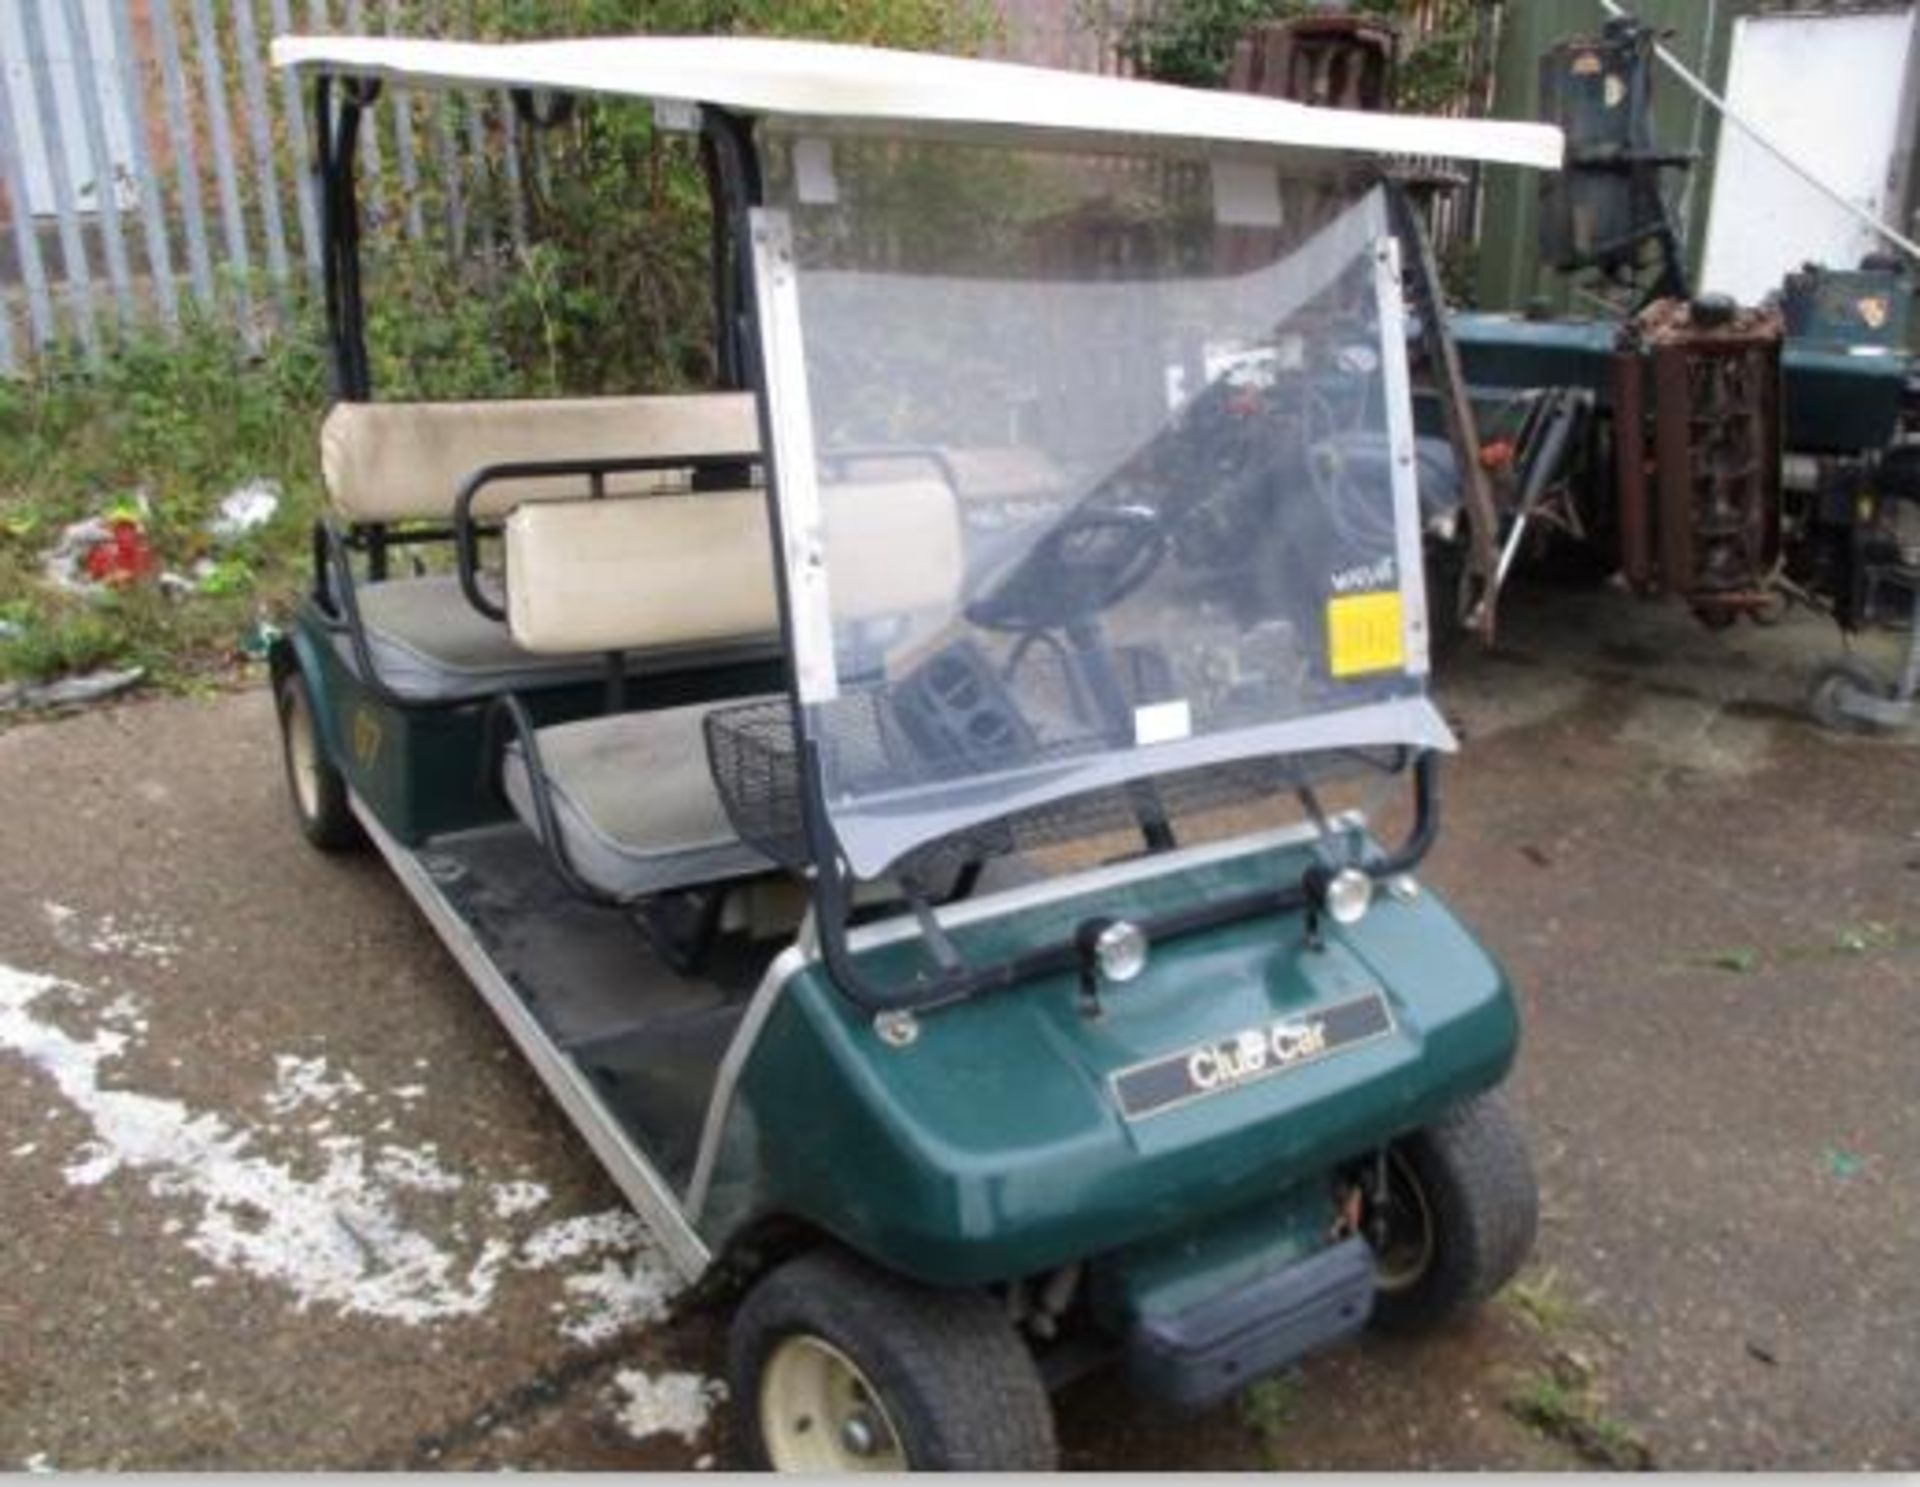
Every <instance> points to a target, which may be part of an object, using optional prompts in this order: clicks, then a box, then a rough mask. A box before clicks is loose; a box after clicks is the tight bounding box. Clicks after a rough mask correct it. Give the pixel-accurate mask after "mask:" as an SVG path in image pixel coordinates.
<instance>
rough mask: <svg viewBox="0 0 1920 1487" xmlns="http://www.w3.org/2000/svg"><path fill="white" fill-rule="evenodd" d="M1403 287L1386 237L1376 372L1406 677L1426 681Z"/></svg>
mask: <svg viewBox="0 0 1920 1487" xmlns="http://www.w3.org/2000/svg"><path fill="white" fill-rule="evenodd" d="M1401 284H1402V278H1401V272H1400V241H1399V239H1398V238H1396V237H1393V236H1392V235H1389V236H1387V237H1384V238H1382V239H1381V240H1380V241H1379V243H1377V244H1376V245H1375V247H1374V250H1373V286H1374V291H1375V294H1376V296H1377V297H1378V300H1379V305H1380V348H1381V351H1380V357H1381V368H1380V371H1381V378H1382V381H1384V383H1385V384H1386V422H1387V442H1388V445H1389V447H1390V448H1391V450H1392V456H1393V459H1392V464H1391V466H1390V470H1391V479H1392V481H1393V531H1394V561H1395V563H1396V564H1397V565H1398V567H1399V570H1400V573H1399V579H1400V598H1401V603H1402V606H1403V610H1402V616H1401V622H1402V626H1403V629H1404V641H1403V644H1404V646H1405V648H1406V668H1407V674H1408V675H1409V676H1420V677H1424V676H1426V675H1427V674H1428V673H1429V672H1430V671H1431V670H1432V669H1433V668H1432V656H1431V653H1430V648H1429V640H1430V636H1429V627H1428V623H1427V563H1426V543H1425V524H1424V523H1423V522H1422V521H1421V519H1420V486H1419V476H1418V474H1417V472H1416V468H1415V464H1414V460H1415V457H1416V455H1415V449H1414V427H1413V375H1412V372H1411V371H1410V370H1409V368H1408V366H1407V332H1406V317H1405V308H1404V302H1403V299H1402V293H1401ZM1474 464H1475V465H1476V466H1477V465H1478V464H1479V461H1478V460H1475V461H1474Z"/></svg>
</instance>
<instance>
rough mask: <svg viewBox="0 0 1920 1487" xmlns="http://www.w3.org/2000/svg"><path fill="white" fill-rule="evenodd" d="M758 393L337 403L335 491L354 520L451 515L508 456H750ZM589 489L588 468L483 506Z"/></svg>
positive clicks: (491, 489) (330, 442) (326, 447)
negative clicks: (469, 485)
mask: <svg viewBox="0 0 1920 1487" xmlns="http://www.w3.org/2000/svg"><path fill="white" fill-rule="evenodd" d="M759 447H760V430H759V425H758V422H757V416H756V414H755V411H754V404H753V397H752V394H750V393H744V392H739V393H735V392H728V393H695V394H688V395H684V396H674V397H633V398H551V399H534V400H521V401H511V400H501V401H498V402H485V403H336V404H335V405H334V407H333V409H332V411H331V412H329V413H328V414H327V417H326V421H325V422H324V423H323V424H322V425H321V427H320V469H321V474H322V476H323V478H324V479H325V482H326V488H327V499H328V501H329V502H330V503H331V504H332V506H333V509H334V511H335V512H336V513H337V514H338V515H339V516H341V517H342V518H344V519H345V520H347V521H349V522H367V523H373V522H392V521H435V520H439V521H445V520H446V519H447V518H448V517H450V516H451V515H452V514H453V504H454V499H455V497H456V496H458V494H459V492H460V488H461V486H462V485H464V484H465V483H466V481H467V480H468V479H469V478H470V477H471V476H472V475H473V474H474V472H475V471H477V470H479V469H480V468H481V467H482V466H485V465H495V464H504V463H506V462H508V461H516V462H517V461H534V460H582V459H623V458H646V457H650V456H658V457H662V458H693V457H695V456H701V455H730V454H743V455H744V454H752V453H753V452H754V451H756V450H757V449H758V448H759ZM662 483H663V478H662V477H660V476H654V475H646V474H635V475H626V476H616V477H614V478H613V479H612V480H611V482H610V485H609V488H610V489H612V490H615V491H626V492H632V491H638V490H651V489H658V488H659V487H660V485H661V484H662ZM584 494H585V482H584V479H583V478H582V477H580V476H569V477H562V478H551V479H544V480H514V481H505V482H502V483H500V484H498V485H492V486H488V487H487V488H486V490H484V491H483V492H482V493H481V495H480V498H479V500H478V501H477V502H476V503H475V514H476V515H480V516H498V515H499V514H500V513H502V512H504V511H508V510H511V509H512V508H513V507H515V506H518V505H520V504H521V503H522V502H525V501H541V500H552V499H556V498H565V497H569V496H573V497H578V496H581V495H584Z"/></svg>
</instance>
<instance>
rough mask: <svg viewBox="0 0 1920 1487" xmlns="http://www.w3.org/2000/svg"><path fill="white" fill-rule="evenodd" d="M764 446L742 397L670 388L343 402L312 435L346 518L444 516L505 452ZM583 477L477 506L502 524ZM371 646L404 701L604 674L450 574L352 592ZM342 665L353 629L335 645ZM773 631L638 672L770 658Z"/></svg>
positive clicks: (523, 487)
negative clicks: (506, 616)
mask: <svg viewBox="0 0 1920 1487" xmlns="http://www.w3.org/2000/svg"><path fill="white" fill-rule="evenodd" d="M758 447H759V430H758V426H757V423H756V418H755V412H754V406H753V398H752V396H751V395H750V394H747V393H702V394H693V395H686V396H673V397H632V398H567V399H542V400H534V401H501V402H484V403H340V404H336V405H335V407H334V408H333V410H332V411H331V412H330V413H329V414H328V415H327V418H326V422H325V423H324V424H323V425H322V427H321V431H320V461H321V473H322V476H323V478H324V480H325V484H326V492H327V499H328V504H329V507H330V509H331V512H332V514H333V515H334V516H335V517H336V518H337V519H339V520H341V521H343V522H346V523H349V524H354V525H376V524H381V523H395V522H409V521H429V522H446V521H447V520H449V519H450V518H451V516H452V514H453V504H454V498H455V496H456V495H457V493H458V492H459V490H460V487H461V486H462V484H464V482H465V481H466V480H467V479H468V478H469V477H470V476H471V475H472V474H473V473H474V472H475V471H476V470H479V469H480V468H482V467H483V466H486V465H493V464H502V463H506V462H509V461H529V460H566V459H575V460H578V459H618V458H628V457H639V456H650V455H658V456H665V457H674V458H678V457H682V456H684V457H687V458H696V457H700V456H711V455H732V454H744V453H749V452H751V451H753V450H755V449H757V448H758ZM673 478H674V477H673V476H672V475H671V474H663V473H654V472H648V473H638V474H629V475H620V476H613V477H611V478H610V479H609V481H608V489H609V491H610V492H613V493H616V494H629V495H631V494H634V493H638V492H642V491H646V490H651V489H659V488H660V487H661V486H662V485H663V483H665V482H667V481H671V480H672V479H673ZM583 483H584V482H583V479H582V477H580V476H572V477H555V478H547V479H528V480H513V481H503V482H500V483H498V484H496V485H491V486H488V487H487V488H486V489H485V490H483V491H482V492H481V495H480V497H479V499H478V500H477V501H476V502H475V507H474V510H475V515H476V516H479V517H481V518H483V519H488V520H497V519H498V518H499V517H500V516H501V515H502V514H504V513H505V512H507V511H509V510H512V509H514V508H516V507H521V506H525V505H527V504H529V503H537V502H545V501H554V500H565V499H568V498H576V499H577V498H578V497H579V496H580V495H581V494H582V492H583ZM355 599H356V601H357V607H358V609H359V613H360V621H361V629H362V632H363V634H364V638H365V640H366V645H367V651H368V655H369V657H370V659H371V661H372V663H373V668H374V670H375V672H376V673H377V675H376V676H375V677H374V678H373V680H374V681H376V682H379V683H382V684H384V685H385V686H386V687H387V688H388V689H389V690H390V691H392V692H394V693H396V694H398V695H399V696H400V697H401V698H402V699H403V700H405V701H408V702H417V703H453V702H465V701H471V700H474V699H477V698H485V697H490V696H495V695H498V694H499V693H501V692H508V691H526V690H531V689H535V688H539V687H546V686H554V685H560V684H564V683H569V682H576V681H587V680H591V679H594V678H596V677H599V676H601V675H604V671H605V661H604V659H603V657H602V656H600V655H596V654H591V653H583V652H582V650H580V649H574V650H571V651H566V652H551V651H549V652H535V651H531V650H528V649H527V648H525V647H523V646H521V645H519V644H517V643H516V642H515V640H514V638H513V636H512V635H511V634H510V633H509V631H508V629H507V627H505V626H503V625H500V624H498V623H496V622H495V621H493V620H490V619H488V618H487V617H486V616H484V615H482V614H480V613H479V612H478V611H476V610H475V609H474V608H473V607H472V606H471V605H470V604H469V603H468V602H467V600H466V598H465V596H464V595H463V594H462V593H461V591H460V585H459V581H458V579H457V578H456V577H454V576H453V575H451V574H435V575H431V576H428V577H417V578H390V579H386V580H383V581H381V582H379V583H371V584H364V585H361V586H360V587H358V589H357V590H356V593H355ZM339 644H340V647H341V653H342V656H343V657H344V659H345V660H346V661H347V663H348V664H349V665H354V664H355V662H356V658H355V656H354V654H353V651H352V646H351V643H350V641H349V640H348V639H347V637H344V636H343V637H341V640H340V642H339ZM776 651H777V627H775V626H773V625H771V624H769V625H767V626H765V627H764V628H763V629H761V630H760V631H757V632H749V631H744V630H743V631H740V632H736V633H734V634H733V635H732V636H731V637H730V639H729V641H728V643H727V644H726V645H725V646H723V647H720V648H717V649H715V648H708V649H705V650H697V649H696V650H690V651H684V652H680V653H676V654H673V655H667V654H662V655H658V656H642V657H638V658H636V666H637V668H638V669H641V670H646V669H651V668H655V667H659V666H667V665H674V664H680V663H689V664H691V663H700V664H715V663H719V662H724V661H727V660H735V659H738V660H745V659H749V658H752V657H757V656H765V655H772V654H775V653H776Z"/></svg>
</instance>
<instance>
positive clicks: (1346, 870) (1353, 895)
mask: <svg viewBox="0 0 1920 1487" xmlns="http://www.w3.org/2000/svg"><path fill="white" fill-rule="evenodd" d="M1372 907H1373V878H1372V876H1371V875H1370V874H1367V873H1363V872H1362V871H1360V869H1359V868H1357V867H1343V868H1341V869H1340V871H1339V872H1337V873H1335V874H1334V875H1333V877H1332V878H1331V879H1330V880H1329V881H1328V883H1327V917H1328V918H1329V919H1331V920H1332V921H1333V922H1334V923H1335V924H1358V923H1359V922H1360V921H1361V920H1362V919H1364V918H1366V917H1367V910H1368V909H1370V908H1372Z"/></svg>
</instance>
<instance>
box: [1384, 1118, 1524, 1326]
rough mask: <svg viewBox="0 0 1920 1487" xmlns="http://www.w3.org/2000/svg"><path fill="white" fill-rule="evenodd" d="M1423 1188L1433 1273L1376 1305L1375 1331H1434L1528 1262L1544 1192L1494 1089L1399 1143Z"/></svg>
mask: <svg viewBox="0 0 1920 1487" xmlns="http://www.w3.org/2000/svg"><path fill="white" fill-rule="evenodd" d="M1394 1152H1395V1154H1396V1155H1398V1156H1400V1157H1401V1158H1403V1159H1404V1160H1405V1162H1406V1165H1407V1168H1408V1170H1409V1171H1410V1172H1411V1174H1412V1177H1413V1179H1414V1181H1415V1182H1416V1183H1418V1185H1419V1188H1420V1193H1421V1196H1422V1197H1423V1198H1424V1200H1425V1202H1426V1205H1427V1211H1428V1213H1429V1214H1430V1215H1431V1223H1432V1226H1433V1232H1432V1239H1433V1247H1432V1253H1431V1256H1430V1258H1429V1259H1428V1261H1427V1264H1426V1267H1425V1269H1424V1270H1423V1271H1422V1272H1421V1273H1420V1275H1419V1276H1418V1277H1417V1278H1416V1279H1415V1280H1414V1281H1413V1282H1412V1283H1411V1284H1409V1285H1408V1286H1406V1287H1405V1288H1404V1289H1401V1290H1397V1291H1382V1292H1380V1293H1379V1294H1377V1295H1376V1296H1375V1298H1374V1305H1373V1319H1372V1325H1373V1326H1374V1327H1376V1328H1378V1329H1379V1330H1380V1331H1382V1332H1393V1333H1401V1334H1409V1333H1420V1332H1426V1331H1430V1330H1432V1329H1433V1328H1436V1327H1439V1326H1441V1325H1442V1324H1443V1323H1445V1322H1447V1321H1448V1320H1450V1319H1451V1318H1453V1317H1455V1316H1458V1315H1459V1314H1460V1313H1462V1312H1464V1311H1467V1310H1469V1309H1471V1308H1472V1307H1474V1306H1477V1305H1478V1304H1479V1303H1481V1302H1482V1301H1485V1300H1486V1299H1487V1298H1488V1297H1490V1296H1492V1295H1493V1294H1494V1292H1496V1291H1498V1290H1499V1289H1500V1288H1501V1287H1502V1286H1504V1285H1505V1284H1506V1283H1507V1282H1508V1281H1510V1280H1512V1279H1513V1277H1514V1274H1515V1273H1516V1272H1517V1271H1518V1270H1519V1269H1520V1267H1521V1266H1522V1265H1523V1264H1525V1263H1526V1259H1527V1256H1528V1255H1529V1254H1530V1253H1532V1251H1533V1240H1534V1234H1535V1232H1536V1230H1537V1229H1538V1227H1539V1221H1540V1195H1539V1189H1538V1188H1537V1187H1536V1186H1535V1184H1534V1176H1533V1160H1532V1158H1531V1156H1530V1155H1529V1154H1528V1151H1527V1142H1526V1137H1525V1136H1524V1134H1523V1133H1522V1132H1521V1130H1520V1126H1519V1123H1518V1122H1517V1121H1516V1120H1515V1119H1514V1118H1513V1114H1512V1112H1511V1111H1510V1110H1509V1109H1508V1108H1507V1104H1506V1102H1505V1101H1504V1100H1503V1099H1501V1098H1500V1096H1499V1095H1498V1094H1497V1093H1493V1092H1489V1093H1487V1094H1484V1095H1480V1096H1477V1097H1476V1098H1474V1099H1471V1100H1468V1101H1467V1102H1466V1103H1464V1104H1462V1105H1459V1106H1456V1107H1455V1108H1454V1109H1453V1110H1451V1111H1449V1112H1448V1113H1447V1115H1445V1116H1444V1117H1443V1118H1442V1119H1440V1120H1438V1121H1436V1122H1434V1123H1433V1124H1432V1125H1430V1126H1427V1127H1426V1128H1425V1129H1423V1130H1420V1131H1416V1132H1415V1133H1414V1134H1413V1135H1411V1136H1409V1137H1407V1138H1406V1139H1405V1140H1403V1141H1400V1142H1397V1143H1396V1144H1395V1146H1394Z"/></svg>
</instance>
